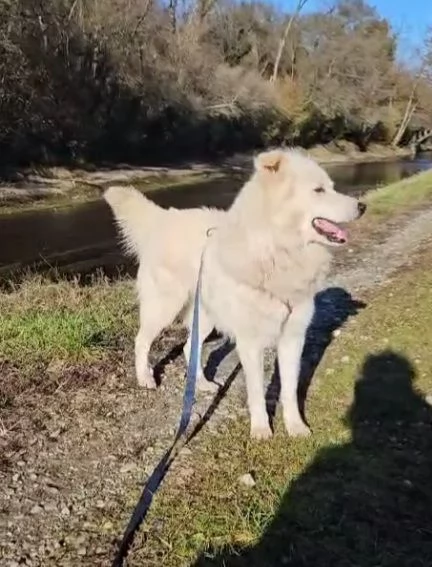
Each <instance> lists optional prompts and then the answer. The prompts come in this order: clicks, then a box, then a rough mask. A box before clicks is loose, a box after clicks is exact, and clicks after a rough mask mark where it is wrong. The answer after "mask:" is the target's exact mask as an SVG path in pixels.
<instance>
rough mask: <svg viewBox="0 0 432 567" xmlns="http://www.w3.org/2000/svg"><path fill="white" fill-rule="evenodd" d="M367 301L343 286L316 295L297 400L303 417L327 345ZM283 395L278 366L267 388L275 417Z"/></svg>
mask: <svg viewBox="0 0 432 567" xmlns="http://www.w3.org/2000/svg"><path fill="white" fill-rule="evenodd" d="M365 307H366V304H365V303H364V302H362V301H358V300H356V299H354V298H353V297H352V295H351V294H350V293H348V292H347V291H346V290H344V289H343V288H340V287H329V288H327V289H326V290H324V291H322V292H320V293H318V294H317V295H316V297H315V313H314V316H313V319H312V321H311V324H310V325H309V329H308V332H307V335H306V342H305V346H304V349H303V355H302V364H301V371H300V379H299V388H298V399H299V406H300V411H301V413H302V415H303V416H304V409H305V402H306V396H307V392H308V389H309V387H310V385H311V382H312V378H313V375H314V373H315V370H316V369H317V367H318V365H319V363H320V361H321V359H322V357H323V356H324V353H325V351H326V349H327V347H328V346H329V345H330V343H331V342H332V340H333V337H334V334H333V333H334V332H335V331H336V330H337V329H339V328H340V327H341V326H342V325H343V324H344V323H345V322H346V321H347V320H348V318H349V317H352V316H354V315H357V313H358V312H359V310H360V309H364V308H365ZM279 395H280V376H279V369H278V365H277V364H275V370H274V373H273V376H272V378H271V381H270V385H269V387H268V389H267V395H266V399H267V411H268V413H269V415H270V417H271V419H272V420H273V419H274V416H275V413H276V407H277V403H278V401H279Z"/></svg>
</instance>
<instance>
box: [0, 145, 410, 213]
mask: <svg viewBox="0 0 432 567" xmlns="http://www.w3.org/2000/svg"><path fill="white" fill-rule="evenodd" d="M309 153H310V154H311V155H312V156H313V157H314V158H315V159H316V160H317V161H318V162H320V163H321V164H323V165H339V164H351V163H352V164H355V163H361V162H376V161H384V160H391V159H403V158H408V157H409V156H410V150H409V149H408V148H397V149H394V148H390V147H388V146H382V145H378V144H372V145H371V146H370V147H369V149H368V151H367V152H360V151H359V150H358V148H357V147H356V146H355V145H354V144H352V143H350V142H332V143H330V144H327V145H325V146H324V145H320V146H316V147H314V148H311V149H310V150H309ZM251 165H252V154H242V155H234V156H231V157H229V158H223V159H221V160H218V161H214V162H212V163H206V162H198V161H197V162H193V163H183V164H181V165H179V166H177V167H174V166H166V167H130V166H128V165H127V164H119V165H118V166H115V167H114V166H112V165H111V166H109V165H107V166H106V167H100V168H95V167H93V166H90V165H89V166H87V167H82V168H74V169H67V168H61V167H52V168H40V169H37V168H36V169H35V168H33V169H22V170H5V169H4V170H3V171H0V214H1V213H2V212H4V213H7V212H14V211H15V210H23V209H28V208H39V207H47V206H59V205H67V204H75V203H79V202H85V201H91V200H94V199H97V198H98V197H99V196H100V194H101V193H102V191H103V190H104V189H105V188H106V187H107V186H109V185H112V184H122V185H123V184H134V185H137V186H139V187H140V188H141V189H143V190H145V191H151V190H154V189H158V188H160V187H169V186H183V185H185V184H191V183H199V182H205V181H208V180H209V179H214V178H217V177H223V176H227V177H228V176H232V175H233V174H235V173H237V174H240V175H241V174H243V175H246V174H247V173H248V172H249V171H250V168H251Z"/></svg>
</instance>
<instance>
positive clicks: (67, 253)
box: [0, 152, 432, 280]
mask: <svg viewBox="0 0 432 567" xmlns="http://www.w3.org/2000/svg"><path fill="white" fill-rule="evenodd" d="M430 168H432V152H425V153H422V154H419V155H418V156H417V157H416V158H414V159H403V160H397V161H396V160H395V161H385V162H374V163H357V164H344V165H332V166H330V165H329V166H327V167H326V169H327V170H328V171H329V173H330V175H331V176H332V178H333V179H334V180H335V183H336V188H337V189H338V190H339V191H341V192H343V193H346V194H352V195H361V194H363V193H364V192H366V191H368V190H370V189H373V188H375V187H377V186H378V185H384V184H388V183H391V182H393V181H397V180H399V179H402V178H405V177H408V176H410V175H413V174H415V173H417V172H419V171H423V170H426V169H430ZM241 185H242V180H241V179H239V178H234V179H228V178H224V179H219V180H216V181H211V182H204V183H199V184H194V185H190V186H182V187H173V188H166V189H158V190H156V191H153V192H151V193H149V197H150V198H151V199H153V200H154V201H155V202H156V203H158V204H160V205H161V206H163V207H169V206H174V207H178V208H186V207H197V206H210V207H220V208H226V207H228V206H229V205H230V204H231V202H232V201H233V199H234V197H235V195H236V193H237V191H238V190H239V188H240V187H241ZM0 235H1V237H2V246H1V247H0V279H3V280H5V279H7V278H8V277H9V276H10V274H11V273H13V272H20V271H22V270H23V269H25V268H29V267H32V268H34V269H36V270H39V271H50V270H53V269H54V270H56V269H59V270H60V271H61V272H63V273H73V274H89V273H92V272H94V271H95V270H96V269H98V268H103V269H104V271H105V272H106V273H107V274H113V273H118V272H119V271H121V270H122V269H123V268H125V267H126V266H127V264H126V262H125V258H124V257H123V255H122V254H121V251H120V250H119V247H118V244H117V240H116V232H115V229H114V225H113V221H112V216H111V212H110V210H109V209H108V206H107V205H106V204H105V202H104V201H103V200H102V199H101V200H99V201H94V202H91V203H86V204H82V205H78V206H75V207H73V208H72V207H67V208H64V209H59V210H52V209H51V210H37V211H32V212H27V213H17V214H16V215H5V216H3V217H2V216H0ZM128 268H130V266H128Z"/></svg>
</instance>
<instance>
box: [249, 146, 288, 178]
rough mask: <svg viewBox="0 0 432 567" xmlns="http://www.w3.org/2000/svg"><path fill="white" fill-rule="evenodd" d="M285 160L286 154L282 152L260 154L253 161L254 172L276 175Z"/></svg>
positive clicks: (272, 151) (274, 151) (271, 151)
mask: <svg viewBox="0 0 432 567" xmlns="http://www.w3.org/2000/svg"><path fill="white" fill-rule="evenodd" d="M286 160H287V154H286V152H284V151H283V150H269V151H267V152H261V153H260V154H258V155H257V156H256V158H255V160H254V166H255V171H258V172H263V173H272V174H275V173H278V172H279V171H280V169H281V168H282V166H283V165H284V162H285V161H286Z"/></svg>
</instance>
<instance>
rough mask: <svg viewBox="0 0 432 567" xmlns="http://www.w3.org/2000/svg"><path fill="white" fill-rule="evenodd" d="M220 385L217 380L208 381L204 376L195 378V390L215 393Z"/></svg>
mask: <svg viewBox="0 0 432 567" xmlns="http://www.w3.org/2000/svg"><path fill="white" fill-rule="evenodd" d="M219 388H220V385H219V384H218V383H217V382H210V380H207V379H206V378H205V377H204V376H200V377H199V378H198V380H197V384H196V389H197V392H202V393H207V394H216V392H218V391H219Z"/></svg>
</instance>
